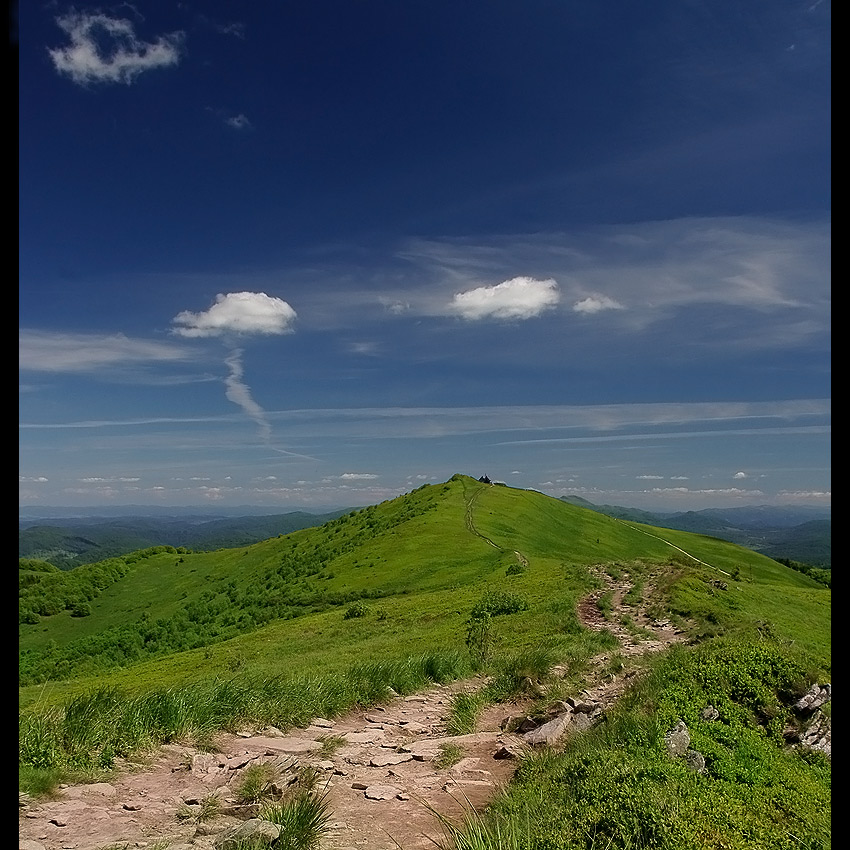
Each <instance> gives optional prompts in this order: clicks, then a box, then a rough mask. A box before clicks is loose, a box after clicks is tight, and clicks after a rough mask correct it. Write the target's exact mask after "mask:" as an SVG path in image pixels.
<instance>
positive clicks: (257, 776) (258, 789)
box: [234, 762, 279, 806]
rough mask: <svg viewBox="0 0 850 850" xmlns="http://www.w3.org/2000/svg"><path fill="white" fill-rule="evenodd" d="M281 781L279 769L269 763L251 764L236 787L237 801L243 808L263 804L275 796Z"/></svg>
mask: <svg viewBox="0 0 850 850" xmlns="http://www.w3.org/2000/svg"><path fill="white" fill-rule="evenodd" d="M278 779H279V772H278V769H277V768H276V767H275V766H274V765H273V764H270V763H269V762H259V763H257V764H249V765H248V767H246V768H245V770H244V771H243V773H242V776H241V777H240V778H239V782H238V783H237V785H236V788H235V789H234V790H235V796H236V801H237V802H238V803H239V804H240V805H243V806H247V805H251V804H256V803H262V802H264V801H266V800H268V799H269V798H270V797H272V796H273V794H274V790H273V789H274V786H275V783H276V782H277V781H278Z"/></svg>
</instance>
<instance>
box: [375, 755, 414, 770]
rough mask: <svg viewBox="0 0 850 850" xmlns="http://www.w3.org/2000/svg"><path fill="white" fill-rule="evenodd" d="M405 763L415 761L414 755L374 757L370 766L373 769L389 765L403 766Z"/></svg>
mask: <svg viewBox="0 0 850 850" xmlns="http://www.w3.org/2000/svg"><path fill="white" fill-rule="evenodd" d="M405 761H413V753H382V754H380V755H377V756H372V758H371V759H370V760H369V764H370V765H371V766H372V767H387V765H390V764H401V763H402V762H405Z"/></svg>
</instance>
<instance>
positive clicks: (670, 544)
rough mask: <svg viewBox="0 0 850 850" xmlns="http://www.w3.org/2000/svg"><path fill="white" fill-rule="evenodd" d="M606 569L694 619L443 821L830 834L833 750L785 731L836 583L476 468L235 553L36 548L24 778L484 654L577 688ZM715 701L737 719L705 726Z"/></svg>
mask: <svg viewBox="0 0 850 850" xmlns="http://www.w3.org/2000/svg"><path fill="white" fill-rule="evenodd" d="M600 571H602V572H608V573H609V574H610V575H621V574H628V576H629V577H630V578H631V579H632V581H635V582H636V589H635V592H636V593H637V592H638V591H639V587H640V586H642V585H641V583H642V582H643V581H644V579H646V578H647V577H649V576H650V575H651V576H652V577H653V579H654V580H653V587H654V588H655V590H654V593H655V596H654V597H653V599H652V600H651V601H652V604H653V605H654V606H655V607H656V610H657V611H658V613H659V615H666V616H670V617H671V618H674V619H675V621H676V622H677V623H679V624H681V626H682V627H683V628H685V629H686V630H687V631H688V633H689V635H690V637H691V641H690V642H689V644H688V645H687V646H685V647H683V648H680V649H678V650H677V651H676V652H673V653H669V654H668V655H667V656H665V657H664V658H662V659H657V660H656V661H654V662H652V663H653V665H654V666H653V669H652V674H651V675H650V676H648V677H642V678H641V681H642V682H643V683H644V684H642V685H641V688H640V689H637V690H635V691H634V692H633V693H630V695H629V696H628V698H627V699H624V700H623V703H622V706H621V707H619V708H618V709H617V712H615V713H613V714H612V716H611V722H609V723H608V724H606V727H605V730H598V729H597V730H591V731H590V732H588V733H587V734H586V735H585V736H579V737H578V738H577V739H576V740H575V741H572V742H571V743H570V744H569V745H568V747H567V749H565V750H564V751H563V752H557V753H548V754H542V755H540V756H535V757H530V758H529V759H528V760H527V761H524V762H523V764H522V765H521V768H520V770H519V771H518V773H517V778H516V780H515V782H514V783H513V784H512V786H511V787H510V788H509V789H508V790H507V791H506V792H505V795H504V797H503V798H499V799H498V800H497V801H494V804H493V806H492V807H491V809H490V810H488V812H486V813H478V814H475V815H472V814H471V815H470V819H469V821H468V822H466V823H463V824H447V825H446V831H447V838H446V841H447V846H449V845H450V846H452V847H523V848H529V850H530V848H538V850H544V848H546V850H548V848H552V850H558V848H563V850H572V848H597V847H598V848H602V847H612V848H617V847H624V848H625V847H632V848H638V847H646V848H650V847H662V848H664V847H670V848H679V847H682V848H684V847H718V848H720V847H724V848H725V847H729V848H745V847H765V848H767V847H786V846H787V847H795V848H797V847H805V848H811V850H814V848H816V847H827V846H829V843H830V839H829V835H830V832H829V817H828V815H829V763H828V760H826V759H825V758H824V757H822V756H821V755H819V754H815V755H814V756H812V757H808V756H804V755H802V754H801V753H800V752H799V751H796V750H793V751H792V750H789V749H788V748H787V746H784V744H783V739H782V735H781V731H782V729H781V727H782V724H787V723H790V722H793V717H792V714H791V712H790V703H791V701H792V697H795V698H796V696H797V695H800V694H802V693H804V692H805V690H806V688H807V687H808V686H809V685H810V684H812V683H813V682H815V681H820V682H823V681H829V677H830V672H831V644H830V617H831V614H830V610H831V609H830V605H831V591H830V590H829V589H828V588H826V587H824V586H823V585H821V584H818V583H817V582H816V581H814V580H813V579H811V578H810V577H808V576H806V575H804V574H802V573H800V572H796V571H794V570H792V569H789V568H788V567H786V566H784V565H782V564H780V563H778V562H776V561H773V560H771V559H770V558H767V557H765V556H763V555H760V554H757V553H755V552H753V551H750V550H747V549H744V548H742V547H739V546H736V545H734V544H731V543H727V542H724V541H721V540H717V539H715V538H710V537H705V536H702V535H695V534H689V533H686V532H681V531H673V530H670V529H662V528H654V527H650V526H644V525H640V524H638V523H634V522H631V521H629V522H623V521H620V520H617V519H613V518H611V517H607V516H605V515H603V514H600V513H597V512H595V511H592V510H590V509H587V508H583V507H578V506H575V505H571V504H569V503H566V502H563V501H560V500H557V499H553V498H550V497H548V496H545V495H543V494H541V493H538V492H535V491H528V490H517V489H513V488H510V487H504V486H490V485H485V484H481V483H479V482H478V481H476V480H475V479H473V478H470V477H467V476H463V475H456V476H453V477H452V478H451V479H450V480H449V481H447V482H445V483H441V484H436V485H426V486H423V487H420V488H419V489H417V490H414V491H412V492H411V493H407V494H405V495H403V496H400V497H398V498H396V499H392V500H389V501H387V502H384V503H382V504H379V505H374V506H370V507H367V508H363V509H360V510H356V511H352V512H350V513H349V514H347V515H345V516H342V517H339V518H337V519H334V520H332V521H330V522H327V523H326V524H325V525H323V526H321V527H318V528H308V529H303V530H300V531H296V532H292V533H290V534H286V535H282V536H279V537H274V538H271V539H269V540H265V541H263V542H261V543H256V544H253V545H250V546H245V547H240V548H235V549H222V550H219V551H215V552H197V553H196V552H191V551H189V550H187V549H176V548H174V547H169V546H159V547H152V548H150V549H146V550H141V551H139V552H135V553H132V554H130V555H126V556H122V557H120V558H112V559H108V560H106V561H103V562H100V563H98V564H89V565H83V566H80V567H76V568H75V569H73V570H70V571H64V572H63V571H59V570H56V569H55V568H53V567H52V566H51V565H50V564H46V563H43V562H33V561H26V560H23V559H22V560H21V564H20V596H19V622H20V625H19V706H20V712H21V717H20V751H19V763H20V784H21V788H22V789H26V790H29V791H30V792H32V793H35V792H38V791H39V790H41V791H42V792H46V791H49V790H50V789H51V788H53V787H55V784H56V783H57V782H59V781H63V780H66V781H67V779H68V778H70V777H81V776H82V777H86V776H87V777H92V776H101V775H104V773H106V774H108V771H109V770H110V769H111V768H112V765H113V763H114V760H115V759H116V758H118V757H130V756H132V755H133V754H135V753H138V752H142V751H144V750H145V748H149V747H151V746H155V745H157V744H158V743H162V742H164V741H173V740H185V741H195V742H202V741H204V740H208V739H209V736H210V735H211V734H212V733H213V732H214V731H215V730H216V729H224V728H231V729H233V728H237V727H238V726H239V725H240V724H251V723H256V724H260V723H271V722H273V723H275V725H279V726H281V728H283V727H285V726H286V725H297V724H299V723H307V722H309V720H310V718H311V717H312V716H315V715H316V714H323V715H325V716H334V715H335V714H337V715H338V714H340V713H342V712H343V711H345V710H347V709H349V708H351V707H353V706H362V705H368V704H370V703H372V702H375V701H378V700H381V699H384V698H386V696H387V694H388V693H390V691H389V690H388V689H390V688H391V689H392V691H395V692H396V693H400V694H403V693H410V692H412V691H414V690H416V689H418V688H421V687H423V686H425V685H427V684H428V683H433V682H435V681H449V680H451V679H454V678H459V677H463V676H468V675H470V674H471V673H472V672H475V671H479V672H480V671H482V670H483V671H484V672H488V673H491V674H492V676H493V682H494V684H493V685H492V687H491V688H490V691H489V692H488V694H486V695H485V697H484V698H487V699H491V700H498V699H505V698H509V697H510V696H511V695H512V694H515V693H516V692H517V690H516V689H517V688H519V687H521V684H519V683H521V682H522V681H523V679H524V676H523V675H522V674H524V673H526V672H533V673H534V674H535V675H536V676H537V677H538V678H540V679H541V680H545V678H546V675H547V668H548V667H549V666H551V665H552V664H554V663H556V662H560V663H566V664H567V665H568V667H569V669H570V677H569V679H568V684H570V685H572V686H574V687H576V688H577V689H580V683H581V677H582V675H583V674H584V672H585V664H586V662H587V660H588V659H589V658H590V657H591V656H592V655H593V654H595V653H597V652H599V651H601V650H602V649H603V648H605V647H610V646H611V638H610V636H609V635H607V634H606V633H602V634H597V633H589V632H587V631H585V630H584V629H583V628H582V627H581V625H580V624H579V622H578V619H577V617H576V605H577V602H578V600H579V599H580V598H581V597H582V596H584V595H585V594H587V593H588V592H589V591H591V590H593V589H595V588H597V587H600V586H601V585H600V579H599V578H598V575H599V572H600ZM721 585H722V586H721ZM485 650H486V651H485ZM706 670H715V671H717V672H716V675H714V674H713V675H712V676H711V677H708V678H706V675H705V671H706ZM705 700H712V701H713V702H715V703H718V704H720V705H721V706H722V707H723V710H724V712H725V715H724V720H723V723H722V724H720V725H721V726H722V729H720V728H719V727H717V728H715V727H712V726H711V725H710V724H703V725H702V726H701V725H700V723H701V721H700V720H699V714H698V712H699V709H700V708H701V707H704V706H703V705H700V703H703V702H704V701H705ZM677 717H688V718H691V717H692V718H693V721H692V722H693V724H694V733H693V734H694V739H695V740H698V741H699V742H700V746H702V747H703V748H704V749H705V751H706V753H707V756H706V763H707V766H708V773H707V774H703V775H700V776H692V775H689V774H688V773H687V772H682V768H681V765H678V764H673V763H669V764H668V761H669V759H666V756H665V754H664V752H663V747H662V746H661V739H662V737H663V733H664V731H665V729H666V724H667V723H672V722H675V719H676V718H677ZM703 727H704V728H703ZM599 765H606V766H607V767H606V770H607V774H606V773H605V772H604V771H602V772H601V771H600V770H599V769H598V766H599ZM747 765H750V769H745V768H746V766H747ZM606 776H607V778H606ZM783 783H784V784H783ZM788 783H792V784H793V786H794V787H795V788H797V789H798V791H799V793H798V795H797V797H795V798H794V799H793V801H789V800H790V798H788V795H787V794H786V795H785V796H782V793H785V792H782V793H780V791H779V790H778V789H779V788H780V787H786V786H787V785H788ZM624 795H626V796H625V797H624ZM736 795H740V797H741V798H745V799H751V800H752V801H754V802H753V806H752V807H751V808H750V809H749V810H747V811H746V812H743V811H739V809H740V806H738V805H737V804H736V803H735V802H734V801H735V799H736ZM544 798H545V804H544V803H541V802H540V801H541V800H543V799H544ZM534 801H536V802H534ZM532 803H533V804H532ZM718 806H722V807H725V808H724V814H723V816H722V817H721V816H719V815H718V813H717V812H718ZM777 807H778V808H777ZM777 812H781V814H777ZM579 813H581V816H580V817H579ZM618 813H619V814H618ZM567 824H570V826H569V828H568V827H567ZM677 836H678V837H677Z"/></svg>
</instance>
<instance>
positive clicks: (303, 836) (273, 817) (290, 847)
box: [259, 791, 331, 850]
mask: <svg viewBox="0 0 850 850" xmlns="http://www.w3.org/2000/svg"><path fill="white" fill-rule="evenodd" d="M259 816H260V817H261V818H262V819H263V820H267V821H270V822H271V823H274V824H277V825H278V826H279V827H280V836H279V837H278V839H277V841H276V842H275V844H274V846H275V847H279V848H281V850H283V849H284V848H285V850H315V848H317V847H318V846H319V842H320V841H321V839H322V837H323V836H324V835H325V834H326V833H327V827H328V822H329V821H330V818H331V809H330V804H329V803H328V800H327V796H326V795H325V794H315V793H311V792H306V791H299V792H298V793H296V794H294V795H293V796H292V797H290V798H289V799H286V800H281V801H280V802H277V803H267V804H265V805H263V806H262V807H261V808H260V812H259Z"/></svg>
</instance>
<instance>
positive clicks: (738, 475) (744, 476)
mask: <svg viewBox="0 0 850 850" xmlns="http://www.w3.org/2000/svg"><path fill="white" fill-rule="evenodd" d="M732 477H733V478H748V477H749V476H748V475H747V473H746V472H736V473H735V474H734V475H733V476H732Z"/></svg>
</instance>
